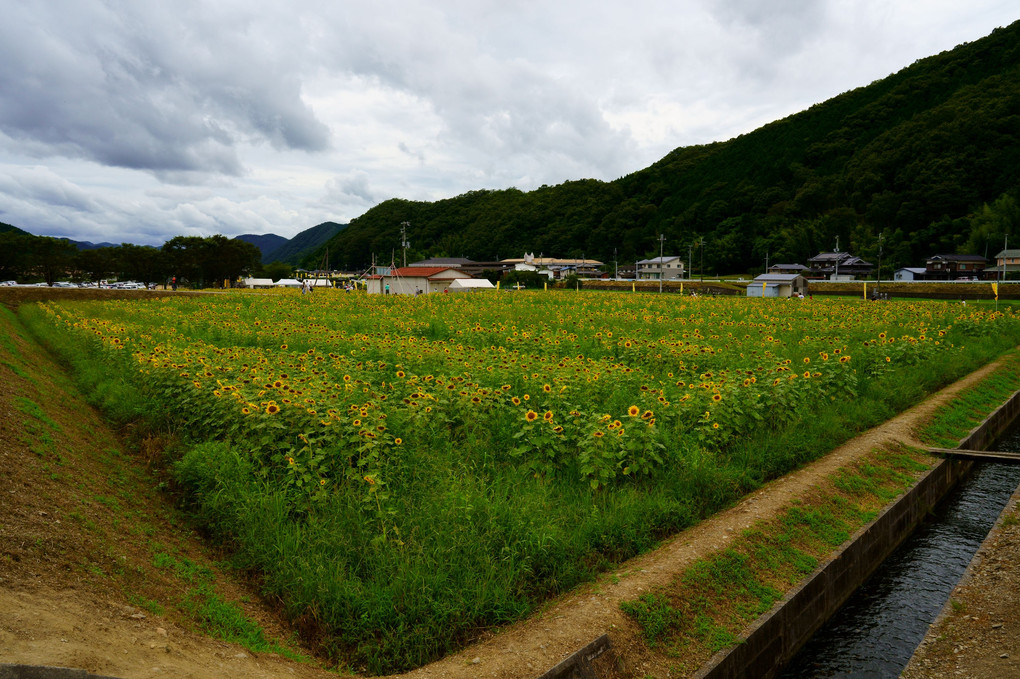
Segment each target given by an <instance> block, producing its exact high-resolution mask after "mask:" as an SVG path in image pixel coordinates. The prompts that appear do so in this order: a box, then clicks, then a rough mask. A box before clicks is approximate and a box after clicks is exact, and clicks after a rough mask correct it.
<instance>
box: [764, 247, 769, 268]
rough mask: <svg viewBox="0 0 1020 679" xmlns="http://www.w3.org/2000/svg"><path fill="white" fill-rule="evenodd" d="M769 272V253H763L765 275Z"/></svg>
mask: <svg viewBox="0 0 1020 679" xmlns="http://www.w3.org/2000/svg"><path fill="white" fill-rule="evenodd" d="M768 272H769V251H768V250H766V251H765V273H768Z"/></svg>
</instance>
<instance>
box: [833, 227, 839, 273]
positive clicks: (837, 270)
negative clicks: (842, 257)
mask: <svg viewBox="0 0 1020 679" xmlns="http://www.w3.org/2000/svg"><path fill="white" fill-rule="evenodd" d="M834 254H835V255H836V274H835V276H834V277H833V280H835V281H838V280H839V236H836V251H835V253H834Z"/></svg>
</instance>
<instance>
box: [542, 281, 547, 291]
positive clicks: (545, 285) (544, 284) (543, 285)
mask: <svg viewBox="0 0 1020 679" xmlns="http://www.w3.org/2000/svg"><path fill="white" fill-rule="evenodd" d="M542 289H543V290H545V291H546V292H548V291H549V281H546V282H544V283H542Z"/></svg>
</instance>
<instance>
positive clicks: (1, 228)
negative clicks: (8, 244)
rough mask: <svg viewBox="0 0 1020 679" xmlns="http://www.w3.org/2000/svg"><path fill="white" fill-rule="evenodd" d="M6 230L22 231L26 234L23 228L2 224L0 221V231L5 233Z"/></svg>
mask: <svg viewBox="0 0 1020 679" xmlns="http://www.w3.org/2000/svg"><path fill="white" fill-rule="evenodd" d="M8 231H13V232H14V233H23V234H25V235H28V232H27V231H25V230H23V229H19V228H18V227H16V226H14V225H13V224H4V223H3V222H0V233H6V232H8Z"/></svg>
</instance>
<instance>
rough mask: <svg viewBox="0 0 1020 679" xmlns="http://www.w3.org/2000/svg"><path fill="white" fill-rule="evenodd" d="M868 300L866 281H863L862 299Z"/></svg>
mask: <svg viewBox="0 0 1020 679" xmlns="http://www.w3.org/2000/svg"><path fill="white" fill-rule="evenodd" d="M867 298H868V281H864V299H867Z"/></svg>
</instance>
